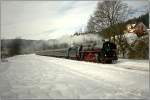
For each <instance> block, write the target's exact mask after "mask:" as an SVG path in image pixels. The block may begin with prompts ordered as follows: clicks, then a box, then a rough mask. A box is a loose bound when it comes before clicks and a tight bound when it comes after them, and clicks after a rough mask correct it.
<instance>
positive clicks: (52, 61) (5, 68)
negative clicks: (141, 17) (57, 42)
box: [0, 54, 149, 99]
mask: <svg viewBox="0 0 150 100" xmlns="http://www.w3.org/2000/svg"><path fill="white" fill-rule="evenodd" d="M7 60H8V62H2V63H1V66H0V80H1V82H0V96H1V99H3V98H19V99H21V98H26V99H27V98H34V99H35V98H45V99H47V98H50V99H59V98H65V99H68V98H71V99H82V98H84V99H90V98H91V99H95V98H100V99H104V98H106V99H110V98H111V99H112V98H113V99H116V98H120V99H125V98H128V99H132V98H140V99H141V98H148V90H149V62H148V60H128V59H119V61H118V63H117V64H97V63H90V62H84V61H74V60H68V59H61V58H53V57H45V56H39V55H35V54H31V55H20V56H15V57H11V58H8V59H7Z"/></svg>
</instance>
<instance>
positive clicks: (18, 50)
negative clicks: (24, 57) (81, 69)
mask: <svg viewBox="0 0 150 100" xmlns="http://www.w3.org/2000/svg"><path fill="white" fill-rule="evenodd" d="M66 47H68V44H66V43H61V44H58V43H57V41H56V40H47V41H46V40H26V39H21V38H16V39H2V40H1V58H5V57H11V56H15V55H20V54H30V53H35V52H37V51H43V50H49V49H58V48H66Z"/></svg>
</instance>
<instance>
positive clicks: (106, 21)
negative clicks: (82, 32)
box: [87, 0, 128, 32]
mask: <svg viewBox="0 0 150 100" xmlns="http://www.w3.org/2000/svg"><path fill="white" fill-rule="evenodd" d="M127 14H128V7H127V4H125V3H122V2H121V0H111V1H110V0H105V1H103V2H99V3H98V5H97V9H96V11H95V12H94V15H93V16H92V17H91V18H90V19H89V22H88V25H87V28H88V29H89V30H90V31H91V30H92V31H96V32H97V31H101V30H102V29H105V28H107V27H109V26H112V25H114V24H117V23H120V22H122V21H124V20H125V18H127Z"/></svg>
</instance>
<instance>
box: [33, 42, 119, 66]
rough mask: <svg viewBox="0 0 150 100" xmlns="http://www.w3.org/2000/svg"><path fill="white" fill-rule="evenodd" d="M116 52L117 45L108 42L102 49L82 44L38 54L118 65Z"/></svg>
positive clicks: (93, 45)
mask: <svg viewBox="0 0 150 100" xmlns="http://www.w3.org/2000/svg"><path fill="white" fill-rule="evenodd" d="M116 50H117V47H116V44H114V43H112V42H109V41H106V42H104V43H103V46H102V48H100V47H97V46H96V45H95V44H92V45H90V44H82V45H77V46H73V47H69V48H63V49H55V50H47V51H42V52H37V53H36V54H38V55H43V56H52V57H59V58H66V59H74V60H79V61H89V62H97V63H116V62H117V60H118V57H117V53H116Z"/></svg>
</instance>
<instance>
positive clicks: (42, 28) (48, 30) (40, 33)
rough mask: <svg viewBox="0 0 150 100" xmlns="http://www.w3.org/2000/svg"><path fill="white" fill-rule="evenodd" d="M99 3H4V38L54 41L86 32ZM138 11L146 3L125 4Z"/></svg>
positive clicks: (143, 10)
mask: <svg viewBox="0 0 150 100" xmlns="http://www.w3.org/2000/svg"><path fill="white" fill-rule="evenodd" d="M97 2H98V1H3V2H2V3H1V8H2V9H1V38H16V37H20V38H24V39H46V40H47V39H55V38H59V37H61V36H63V35H71V34H74V33H75V32H76V31H79V30H80V29H81V28H84V27H85V26H86V24H87V21H88V19H89V17H90V15H92V14H93V12H94V10H95V8H96V6H97ZM124 2H126V3H127V4H128V5H129V7H130V8H132V9H137V8H138V9H139V8H140V10H141V11H138V12H137V13H136V14H134V15H132V13H131V15H132V16H130V17H134V16H139V15H140V14H141V13H143V12H145V9H146V7H147V6H148V1H146V0H132V1H130V0H129V1H124Z"/></svg>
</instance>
